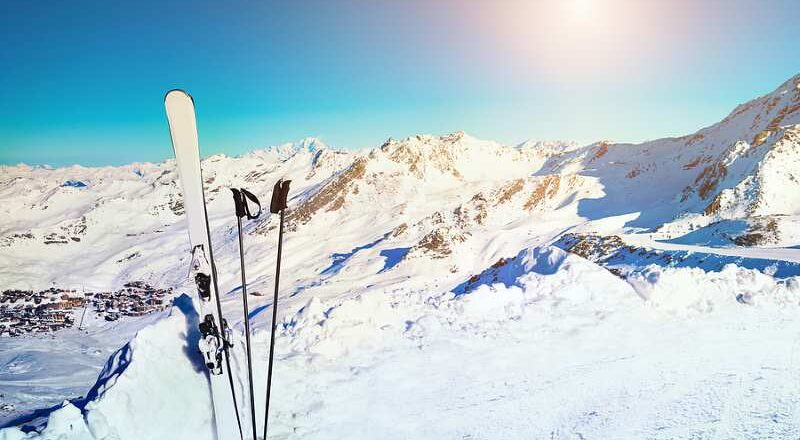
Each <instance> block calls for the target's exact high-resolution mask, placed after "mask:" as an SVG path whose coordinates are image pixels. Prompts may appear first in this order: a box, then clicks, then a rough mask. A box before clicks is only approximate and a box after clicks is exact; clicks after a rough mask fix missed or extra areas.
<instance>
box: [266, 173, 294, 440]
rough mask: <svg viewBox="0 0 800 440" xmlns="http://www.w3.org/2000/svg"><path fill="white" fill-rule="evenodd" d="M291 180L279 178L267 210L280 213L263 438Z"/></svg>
mask: <svg viewBox="0 0 800 440" xmlns="http://www.w3.org/2000/svg"><path fill="white" fill-rule="evenodd" d="M289 183H291V180H283V179H280V180H278V181H277V182H276V183H275V187H274V188H273V189H272V200H271V201H270V205H269V212H271V213H272V214H278V213H280V226H279V227H278V259H277V261H276V263H275V294H274V296H273V298H272V330H271V331H270V334H269V363H268V364H267V397H266V405H265V408H264V440H267V425H268V424H269V398H270V393H271V391H272V359H273V357H274V354H275V330H276V328H277V319H278V289H279V285H280V279H281V251H282V250H283V219H284V212H285V211H286V198H287V196H288V195H289Z"/></svg>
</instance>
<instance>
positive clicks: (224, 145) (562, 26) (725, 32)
mask: <svg viewBox="0 0 800 440" xmlns="http://www.w3.org/2000/svg"><path fill="white" fill-rule="evenodd" d="M333 3H334V2H326V1H322V0H315V1H309V2H303V4H302V5H300V4H296V3H285V2H277V1H275V2H273V1H268V2H261V3H254V2H243V1H242V2H239V1H236V2H229V3H227V4H226V5H224V6H223V5H219V4H216V3H214V2H210V1H209V2H191V3H190V2H171V3H169V4H162V3H157V2H151V1H145V2H137V3H135V4H134V3H130V4H120V5H114V6H113V7H112V6H110V5H109V4H107V3H104V2H99V1H78V2H70V3H52V4H45V3H41V2H23V1H10V2H4V3H3V4H2V5H0V12H1V13H0V25H2V29H3V30H2V31H0V33H1V34H2V36H3V43H2V45H0V47H2V49H0V60H2V63H3V66H4V69H0V164H16V163H19V162H25V163H29V164H43V163H46V164H50V165H54V166H62V165H68V164H73V163H80V164H83V165H116V164H123V163H130V162H142V161H160V160H163V159H166V158H168V157H171V156H172V151H171V148H170V142H169V136H168V132H167V127H166V122H165V117H164V109H163V96H164V93H165V92H166V91H167V90H169V89H172V88H183V89H186V90H188V91H189V92H190V93H191V94H192V95H193V96H194V97H195V100H196V103H197V109H198V124H199V129H200V139H201V148H202V149H203V153H204V154H212V153H226V154H240V153H242V152H244V151H247V150H250V149H252V148H258V147H264V146H268V145H276V144H281V143H284V142H289V141H293V140H297V139H300V138H303V137H306V136H317V137H320V138H321V139H322V140H324V141H325V142H326V143H328V144H330V145H333V146H337V147H344V148H362V147H368V146H376V145H379V144H380V143H381V142H383V141H384V140H385V139H386V138H388V137H395V138H400V137H405V136H409V135H413V134H418V133H433V134H442V133H448V132H453V131H457V130H464V131H466V132H468V133H470V134H472V135H474V136H477V137H480V138H485V139H494V140H498V141H501V142H507V143H518V142H521V141H523V140H525V139H565V140H577V141H580V142H591V141H595V140H599V139H614V140H617V141H631V142H638V141H643V140H647V139H654V138H659V137H664V136H673V135H683V134H688V133H691V132H693V131H696V130H697V129H699V128H701V127H703V126H706V125H709V124H712V123H714V122H716V121H718V120H720V119H722V118H723V117H724V116H725V115H727V114H728V113H729V112H730V111H731V110H732V109H733V108H734V107H735V106H736V105H738V104H740V103H742V102H745V101H748V100H750V99H752V98H754V97H756V96H758V95H761V94H764V93H767V92H769V91H771V90H773V89H774V88H775V87H777V86H778V85H779V84H781V83H782V82H783V81H785V80H786V79H788V78H789V77H791V76H792V75H794V74H797V73H798V72H800V59H798V57H796V56H795V55H794V53H795V51H796V47H794V46H795V44H794V42H796V41H798V40H800V27H798V26H796V23H797V22H798V21H800V9H798V8H797V7H796V4H794V2H792V1H789V0H774V1H769V2H763V1H756V0H731V1H722V0H703V1H689V0H676V1H661V2H641V1H636V0H562V1H521V0H510V1H508V2H481V1H477V0H466V1H456V0H441V1H435V2H423V1H419V0H415V1H408V2H389V1H385V2H384V1H379V2H366V1H357V0H347V1H342V2H335V4H333ZM500 3H502V4H500Z"/></svg>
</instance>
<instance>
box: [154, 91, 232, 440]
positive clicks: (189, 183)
mask: <svg viewBox="0 0 800 440" xmlns="http://www.w3.org/2000/svg"><path fill="white" fill-rule="evenodd" d="M164 106H165V107H166V110H167V120H168V122H169V131H170V136H171V137H172V147H173V149H174V150H175V159H176V160H177V165H178V174H179V175H180V180H181V186H182V188H183V205H184V210H185V211H186V219H187V221H188V229H189V241H190V243H191V268H190V277H191V279H192V280H193V281H194V282H195V283H196V285H197V295H196V296H195V298H194V300H195V304H196V305H197V306H199V311H198V312H199V316H200V318H199V320H200V323H199V326H198V327H199V329H200V333H201V338H200V342H199V344H198V348H199V349H200V352H201V353H202V354H203V358H204V362H205V364H206V366H207V367H208V371H209V375H208V378H209V382H210V385H211V399H212V402H213V405H214V418H213V419H214V426H215V429H216V436H217V439H219V440H229V439H237V438H238V439H240V440H242V439H243V433H242V424H241V419H240V417H239V407H238V404H237V401H236V393H235V389H234V383H233V375H232V372H231V367H230V353H229V348H230V343H229V338H228V333H229V329H228V328H227V323H226V322H225V320H224V318H223V316H222V307H221V306H220V303H219V288H218V284H217V271H216V267H215V266H214V255H213V251H212V249H211V233H210V230H209V226H208V214H207V212H206V204H205V195H204V192H203V176H202V172H201V169H200V148H199V143H198V137H197V123H196V119H195V111H194V101H193V99H192V97H191V96H190V95H189V94H188V93H186V92H185V91H183V90H171V91H169V92H168V93H167V94H166V96H165V98H164Z"/></svg>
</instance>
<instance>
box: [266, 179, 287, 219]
mask: <svg viewBox="0 0 800 440" xmlns="http://www.w3.org/2000/svg"><path fill="white" fill-rule="evenodd" d="M291 182H292V181H291V180H283V179H281V180H278V181H277V182H276V183H275V187H274V188H273V189H272V202H271V203H270V204H269V212H271V213H273V214H277V213H279V212H281V211H283V210H284V209H286V197H287V196H288V195H289V183H291Z"/></svg>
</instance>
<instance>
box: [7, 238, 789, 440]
mask: <svg viewBox="0 0 800 440" xmlns="http://www.w3.org/2000/svg"><path fill="white" fill-rule="evenodd" d="M528 255H539V256H541V257H538V258H533V257H531V258H532V260H531V261H530V263H531V264H532V265H533V267H539V268H542V270H541V271H540V272H543V273H539V272H537V270H533V271H531V272H528V273H527V274H526V275H525V276H523V277H522V278H523V279H522V280H521V281H520V284H521V287H518V286H511V287H505V286H504V285H502V284H495V285H491V286H485V285H484V286H482V287H480V288H478V289H476V290H475V291H473V292H471V293H469V294H466V295H461V296H458V297H455V296H444V297H441V296H439V297H432V298H429V300H428V301H421V300H420V295H419V292H408V291H393V292H387V291H383V292H381V291H375V292H370V293H367V294H364V295H360V296H358V297H355V298H352V299H349V300H346V301H343V302H341V303H338V304H330V303H325V302H323V301H320V300H319V299H317V298H312V299H311V300H309V302H308V303H307V304H305V305H304V306H303V307H302V308H301V309H299V310H297V312H296V313H295V314H294V315H292V316H291V317H287V318H285V319H284V321H283V326H282V331H281V333H280V334H279V336H278V339H277V354H278V358H277V362H276V371H275V380H274V384H275V387H276V388H275V393H274V396H275V401H274V402H273V408H274V410H275V412H274V413H273V414H274V419H273V420H272V421H271V427H272V429H271V433H272V434H271V437H273V436H274V438H289V437H291V438H299V439H305V438H308V439H311V438H313V439H328V438H330V439H334V438H387V439H393V438H398V439H399V438H409V437H413V438H421V439H425V438H430V439H435V438H442V437H459V438H463V437H465V436H471V437H472V438H486V437H491V438H503V439H522V438H531V437H533V438H543V437H545V438H580V437H581V436H583V437H586V438H675V437H680V438H686V437H698V438H706V437H713V436H723V437H734V438H754V437H758V438H765V437H770V438H788V437H791V436H796V435H798V434H800V432H798V426H800V425H799V424H798V421H799V420H800V419H799V418H800V411H798V407H797V404H798V403H800V402H798V399H797V397H796V396H797V391H798V390H797V376H796V371H795V370H796V369H795V368H794V364H795V363H796V362H797V354H796V353H797V350H795V348H796V347H795V346H796V341H795V340H794V339H795V338H794V335H795V334H797V332H798V331H800V320H798V319H797V318H796V309H797V303H798V295H800V280H798V279H797V278H793V279H791V281H790V282H782V281H777V280H774V279H772V278H771V277H769V276H768V275H764V274H761V273H759V272H757V271H748V270H745V269H737V268H734V267H731V268H729V269H726V271H723V272H721V273H720V274H708V273H705V272H703V271H702V270H697V269H695V270H693V269H671V270H667V271H665V272H663V273H659V275H658V276H652V275H651V274H650V272H648V271H645V272H643V275H642V279H641V280H637V281H635V282H634V283H632V284H635V285H637V287H635V288H634V286H633V285H632V284H629V283H628V282H625V281H624V280H621V279H619V278H617V277H615V276H614V275H612V274H611V273H609V272H608V271H606V270H604V269H602V268H600V267H598V266H597V265H594V264H592V263H590V262H588V261H586V260H583V259H581V258H579V257H576V256H573V255H569V254H564V253H563V251H560V250H559V249H557V248H549V249H538V250H531V251H530V252H528ZM554 256H557V257H558V258H555V260H560V263H559V270H557V271H555V272H553V271H552V270H549V269H548V268H547V267H548V265H550V264H551V263H552V262H553V261H554ZM538 259H542V260H543V261H541V262H540V261H533V260H538ZM648 270H650V269H648ZM639 284H645V285H647V287H642V286H641V285H639ZM697 286H700V287H701V288H700V289H697V288H696V287H697ZM781 286H782V287H781ZM642 289H649V290H648V291H649V293H648V295H646V297H647V299H646V300H643V299H642V297H641V296H640V295H637V292H641V291H642ZM676 292H678V293H680V295H679V296H677V297H676V296H675V293H676ZM737 292H752V293H755V295H754V297H757V298H763V301H761V300H759V301H755V302H754V303H753V304H751V305H744V304H741V303H739V302H737V301H736V300H735V295H736V294H737ZM665 300H666V301H665ZM179 303H180V304H182V305H181V307H176V308H175V309H173V311H172V313H171V316H169V317H168V318H166V319H163V320H161V321H159V322H158V323H157V324H155V325H153V326H150V327H147V328H145V329H144V330H142V331H140V332H139V333H138V334H137V336H136V338H134V340H133V341H132V342H131V343H130V344H128V345H126V346H125V347H124V348H123V349H122V350H121V351H120V352H118V353H117V354H116V355H115V356H114V357H112V360H111V362H110V366H111V367H110V368H107V371H106V372H104V374H103V375H102V376H101V382H102V383H103V386H102V387H95V388H96V389H97V397H96V398H95V399H94V400H92V401H91V402H90V403H88V404H87V405H86V406H85V408H84V412H83V413H81V411H78V409H77V408H76V407H75V406H72V405H70V404H68V405H66V406H64V407H63V408H61V409H59V410H57V411H55V412H54V413H53V414H51V417H50V423H49V425H48V428H47V429H46V430H44V431H42V433H41V434H40V435H36V434H33V433H32V434H30V435H33V437H28V438H43V439H46V438H63V439H95V438H119V439H128V438H130V439H134V438H158V437H160V436H162V435H164V433H167V432H168V433H170V437H171V438H199V439H202V438H210V435H211V434H210V433H211V432H212V431H211V429H210V428H211V425H210V423H211V421H210V419H209V416H210V406H209V404H210V402H209V400H208V394H207V393H208V392H207V382H206V381H205V379H204V375H203V374H202V373H201V372H200V371H201V370H200V367H199V366H198V365H197V359H196V357H197V355H196V354H194V353H192V352H191V351H186V350H187V345H188V343H189V342H188V341H187V340H186V338H187V337H188V336H187V334H188V333H189V332H191V331H192V328H193V326H192V324H193V322H192V320H193V319H196V316H195V317H193V316H192V310H191V309H189V308H187V307H185V302H184V301H181V302H179ZM698 304H704V306H703V307H698ZM710 304H713V307H712V306H710ZM240 344H241V341H240V340H238V341H237V346H238V347H240ZM254 344H255V345H254V346H255V348H256V350H255V353H254V355H255V358H256V362H255V365H254V368H255V371H264V370H265V368H266V359H265V358H266V347H267V333H266V332H263V331H262V332H257V333H256V334H255V335H254ZM239 370H241V369H239ZM239 373H240V375H239V380H241V378H243V377H245V376H244V371H239ZM259 376H263V375H259ZM263 386H264V383H263V377H258V378H257V381H256V389H257V390H263ZM239 388H240V389H242V387H241V384H239ZM165 390H169V391H168V392H165ZM259 397H261V396H259ZM262 399H263V398H262ZM258 400H259V399H257V401H258ZM259 409H263V408H259ZM259 413H260V412H259ZM18 433H19V432H18V431H16V430H5V431H3V435H5V436H6V437H5V438H15V437H14V436H15V435H18ZM0 438H2V437H0Z"/></svg>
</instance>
